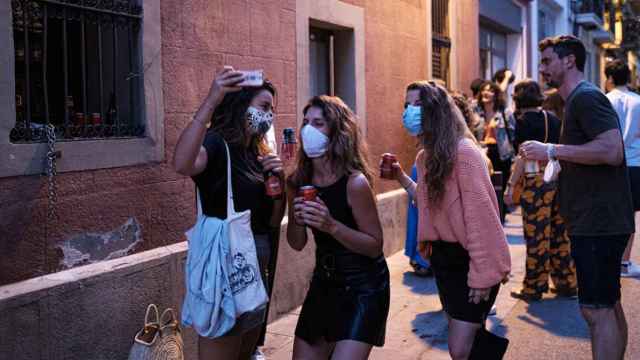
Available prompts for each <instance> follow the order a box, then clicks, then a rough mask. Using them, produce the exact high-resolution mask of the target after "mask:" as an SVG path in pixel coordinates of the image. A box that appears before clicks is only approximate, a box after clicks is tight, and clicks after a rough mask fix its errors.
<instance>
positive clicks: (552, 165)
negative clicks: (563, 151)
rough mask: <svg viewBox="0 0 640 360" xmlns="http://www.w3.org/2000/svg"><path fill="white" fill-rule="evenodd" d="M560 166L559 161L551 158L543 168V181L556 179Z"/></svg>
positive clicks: (547, 181)
mask: <svg viewBox="0 0 640 360" xmlns="http://www.w3.org/2000/svg"><path fill="white" fill-rule="evenodd" d="M561 170H562V167H561V166H560V161H558V160H551V161H549V163H547V167H546V168H545V169H544V176H543V179H544V182H546V183H550V182H554V181H556V180H558V176H560V171H561Z"/></svg>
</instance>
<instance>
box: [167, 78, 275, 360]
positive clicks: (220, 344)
mask: <svg viewBox="0 0 640 360" xmlns="http://www.w3.org/2000/svg"><path fill="white" fill-rule="evenodd" d="M243 80H244V75H243V74H242V73H241V72H238V71H235V70H234V69H233V68H232V67H230V66H225V67H224V69H223V70H222V71H220V72H219V73H218V74H217V75H216V77H215V79H214V81H213V84H212V85H211V89H210V90H209V94H208V95H207V97H206V98H205V100H204V102H203V103H202V105H200V108H199V109H198V112H197V113H196V115H195V116H194V118H193V120H191V122H190V123H189V124H188V125H187V127H186V128H185V129H184V130H183V132H182V134H181V135H180V138H179V139H178V143H177V145H176V149H175V154H174V167H175V169H176V171H177V172H178V173H180V174H183V175H186V176H190V177H191V178H192V179H193V181H194V182H195V184H196V186H197V189H198V191H199V195H200V196H199V197H200V202H201V205H202V212H203V214H204V215H206V216H209V217H215V218H219V219H225V218H226V216H227V155H229V157H230V159H231V185H232V191H233V194H234V196H233V200H234V205H235V210H236V211H237V212H241V211H245V210H251V230H252V232H253V236H254V239H255V247H256V250H257V255H258V260H259V265H260V273H261V275H262V278H263V283H264V284H268V281H267V279H266V273H267V271H266V269H267V266H268V263H269V260H270V258H271V252H272V249H273V248H274V246H275V244H274V243H273V242H272V240H271V239H270V237H269V234H270V233H272V232H273V231H272V230H273V228H277V227H279V226H280V222H281V220H282V217H283V215H284V208H285V202H284V193H283V192H282V193H281V194H280V196H269V195H268V194H267V191H266V190H265V179H264V178H265V176H264V175H263V174H265V173H268V172H272V173H276V174H279V177H280V182H281V183H282V177H283V176H282V162H281V161H280V159H279V158H278V157H277V156H275V155H273V154H271V153H270V150H269V149H268V147H267V145H266V142H265V139H264V137H265V133H266V132H267V130H268V129H269V128H270V127H271V125H272V121H273V98H274V96H275V93H276V91H275V88H274V87H273V85H272V84H271V83H270V82H268V81H266V80H265V81H264V82H261V85H256V84H252V86H250V87H243V86H240V85H242V83H243ZM225 143H226V145H227V146H228V154H227V150H226V147H225ZM266 315H267V314H266V308H265V307H261V308H259V309H257V310H255V311H253V312H248V313H244V314H242V315H241V316H240V317H239V318H237V319H236V322H235V325H234V327H233V328H232V329H231V330H230V331H229V332H228V333H226V334H225V335H224V336H221V337H217V338H214V339H210V338H205V337H202V336H200V337H199V338H198V355H199V358H200V359H242V360H244V359H249V358H250V356H251V354H252V353H253V350H254V348H255V345H256V341H257V339H258V336H259V335H260V330H261V326H263V324H264V322H265V321H266Z"/></svg>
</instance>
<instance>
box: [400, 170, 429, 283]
mask: <svg viewBox="0 0 640 360" xmlns="http://www.w3.org/2000/svg"><path fill="white" fill-rule="evenodd" d="M417 176H418V170H417V169H416V165H415V164H414V165H413V166H412V167H411V179H412V180H413V181H416V179H417ZM418 217H419V214H418V208H417V207H416V201H415V199H414V198H412V197H411V194H409V205H408V208H407V235H406V240H405V245H404V254H405V255H406V256H407V257H409V265H411V267H412V268H413V272H414V274H416V275H418V276H421V277H426V276H431V275H432V274H433V271H432V270H431V265H430V264H429V261H428V260H425V259H424V258H422V256H421V255H420V253H419V252H418Z"/></svg>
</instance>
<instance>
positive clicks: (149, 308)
mask: <svg viewBox="0 0 640 360" xmlns="http://www.w3.org/2000/svg"><path fill="white" fill-rule="evenodd" d="M151 311H153V312H154V314H155V316H156V321H155V322H151V321H149V315H151ZM159 323H160V316H158V307H157V306H156V304H149V306H147V312H146V313H145V314H144V326H148V325H157V324H159Z"/></svg>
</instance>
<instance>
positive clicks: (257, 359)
mask: <svg viewBox="0 0 640 360" xmlns="http://www.w3.org/2000/svg"><path fill="white" fill-rule="evenodd" d="M251 360H267V357H266V356H264V353H263V352H262V351H261V350H260V349H256V351H255V352H254V353H253V355H251Z"/></svg>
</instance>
